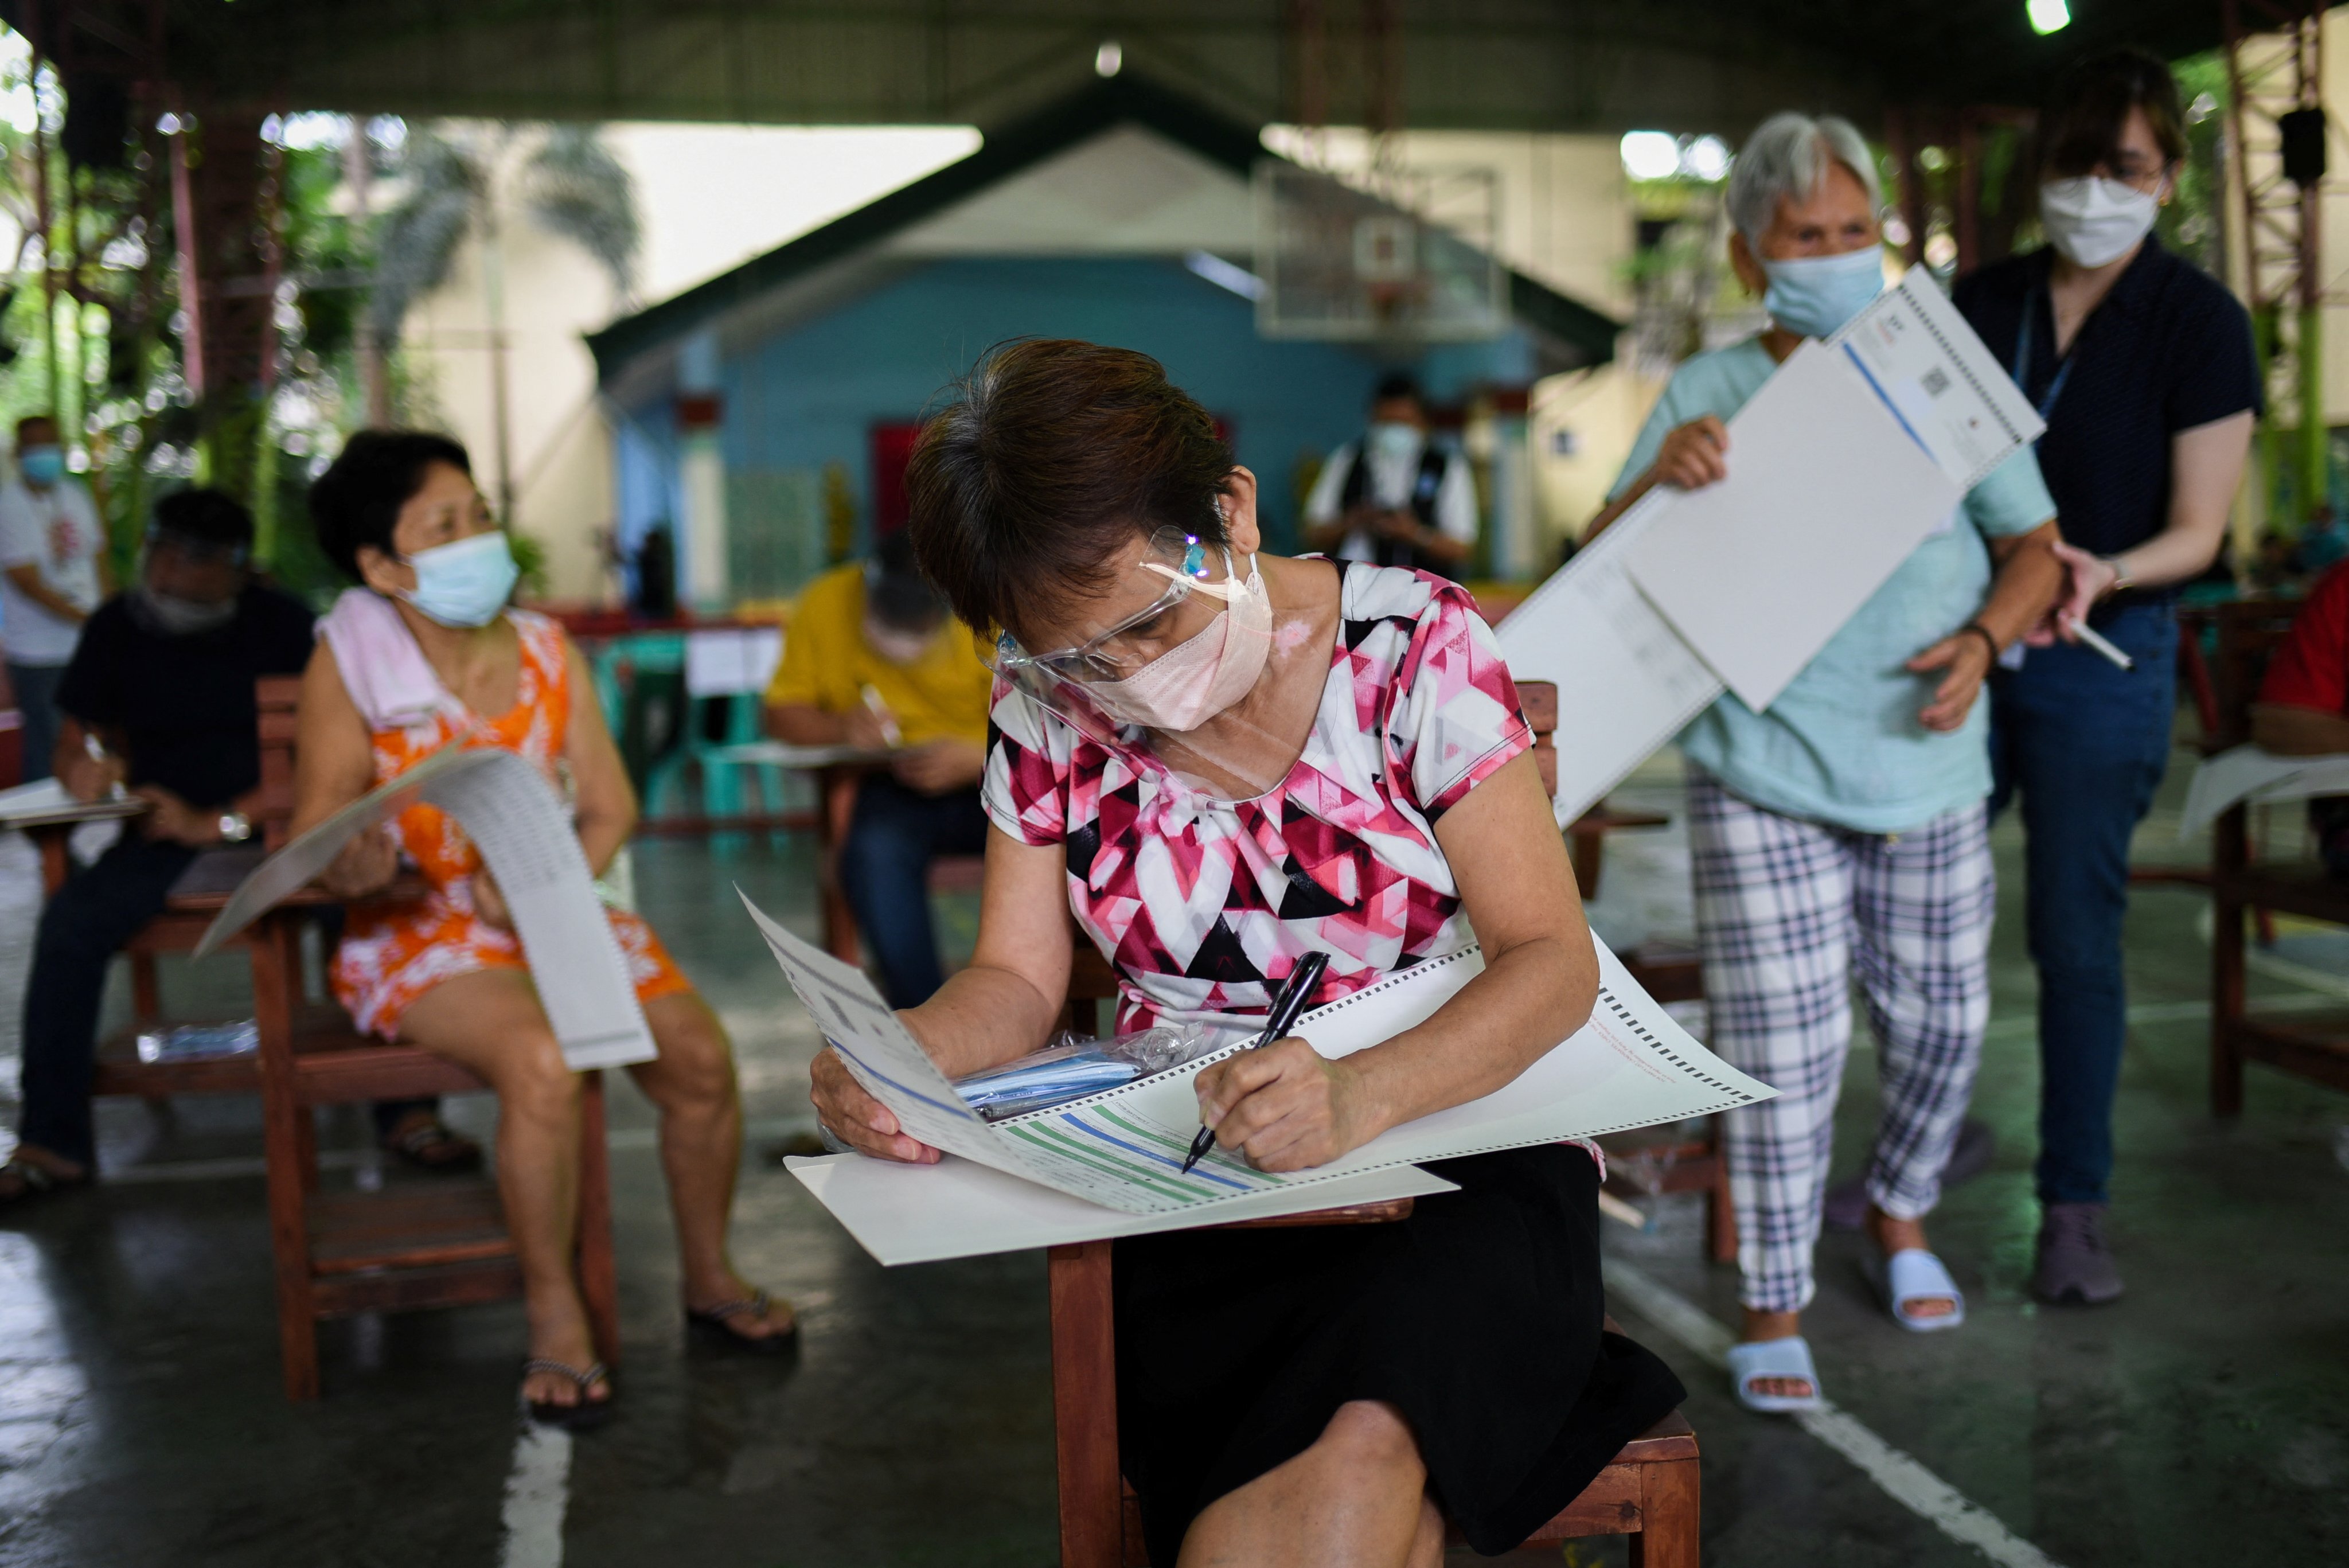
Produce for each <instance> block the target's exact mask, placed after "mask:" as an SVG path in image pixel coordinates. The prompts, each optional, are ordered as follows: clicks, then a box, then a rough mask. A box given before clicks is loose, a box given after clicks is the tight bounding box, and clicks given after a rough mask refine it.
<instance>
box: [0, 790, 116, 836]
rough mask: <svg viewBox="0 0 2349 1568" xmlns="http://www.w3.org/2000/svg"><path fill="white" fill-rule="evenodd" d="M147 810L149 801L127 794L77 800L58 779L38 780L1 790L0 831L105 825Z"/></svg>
mask: <svg viewBox="0 0 2349 1568" xmlns="http://www.w3.org/2000/svg"><path fill="white" fill-rule="evenodd" d="M147 808H148V803H147V802H146V801H144V800H142V799H140V797H139V796H137V795H135V794H130V793H129V792H128V791H121V792H119V793H117V794H111V795H108V796H105V797H102V798H100V799H98V800H76V799H75V798H74V797H73V795H72V794H71V793H70V792H69V791H67V788H66V786H65V785H64V784H59V783H58V782H57V780H56V779H53V778H47V779H36V780H35V781H34V782H33V783H31V784H17V785H16V786H15V787H14V788H11V789H0V828H7V827H36V826H42V825H45V824H48V823H66V822H103V821H105V820H106V819H107V818H109V817H118V816H137V815H139V814H140V813H141V812H143V811H145V810H146V809H147Z"/></svg>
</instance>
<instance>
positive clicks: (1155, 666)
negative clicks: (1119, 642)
mask: <svg viewBox="0 0 2349 1568" xmlns="http://www.w3.org/2000/svg"><path fill="white" fill-rule="evenodd" d="M1230 559H1231V557H1230V556H1225V561H1226V568H1225V569H1226V572H1227V573H1228V572H1230V566H1229V565H1228V563H1229V561H1230ZM1233 576H1234V577H1235V578H1237V574H1233ZM1237 589H1238V591H1237V592H1236V593H1234V594H1233V595H1232V596H1231V597H1230V599H1229V600H1228V601H1227V603H1226V608H1225V610H1224V613H1223V614H1221V615H1219V616H1217V617H1216V624H1215V625H1213V626H1209V627H1207V628H1205V629H1204V630H1202V631H1200V632H1199V633H1198V635H1196V636H1195V637H1190V638H1186V639H1184V640H1183V641H1181V642H1179V643H1177V644H1175V645H1174V647H1173V648H1170V649H1167V650H1166V651H1165V652H1164V653H1162V654H1160V655H1159V656H1158V657H1157V658H1155V659H1152V660H1151V661H1150V662H1149V663H1147V664H1145V665H1143V667H1142V668H1141V669H1139V670H1135V671H1134V672H1133V674H1132V675H1129V676H1127V677H1126V678H1125V679H1124V680H1100V681H1093V682H1090V683H1088V684H1087V686H1086V687H1085V691H1086V692H1087V694H1088V695H1090V696H1091V697H1092V700H1093V701H1095V702H1097V703H1099V704H1100V705H1101V708H1102V711H1104V712H1106V713H1108V714H1109V715H1110V716H1111V717H1112V718H1114V719H1116V720H1118V721H1119V722H1122V723H1127V724H1139V725H1141V726H1142V727H1143V729H1145V730H1166V731H1172V732H1174V733H1177V734H1181V733H1185V732H1189V731H1192V730H1195V729H1197V728H1198V727H1199V726H1200V725H1202V724H1204V723H1206V722H1207V721H1208V720H1210V719H1212V718H1214V717H1215V716H1216V714H1218V713H1220V712H1222V711H1224V710H1225V709H1226V708H1228V707H1230V706H1231V705H1232V704H1233V703H1235V702H1237V701H1239V700H1240V699H1241V698H1243V697H1245V696H1247V693H1248V688H1250V687H1252V686H1254V685H1255V684H1256V681H1257V676H1259V675H1261V674H1263V673H1264V666H1265V661H1266V660H1267V659H1269V658H1270V657H1271V656H1272V596H1271V595H1270V594H1269V593H1268V592H1266V591H1265V586H1264V574H1263V573H1261V572H1259V571H1257V565H1256V557H1255V556H1249V557H1248V575H1247V581H1246V582H1244V583H1239V584H1238V585H1237ZM1217 628H1221V629H1220V631H1219V630H1218V629H1217Z"/></svg>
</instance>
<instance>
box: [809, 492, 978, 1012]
mask: <svg viewBox="0 0 2349 1568" xmlns="http://www.w3.org/2000/svg"><path fill="white" fill-rule="evenodd" d="M994 681H995V678H994V677H993V676H992V675H991V674H989V673H988V669H987V667H986V666H985V665H983V664H981V663H980V662H979V660H978V645H977V644H975V643H974V642H973V641H972V640H971V638H970V634H969V633H968V631H965V630H963V629H961V628H958V627H957V626H955V625H954V624H952V623H951V622H950V621H948V619H947V607H946V601H945V600H943V599H941V598H940V597H938V596H937V594H936V591H934V590H933V589H932V588H931V587H930V586H929V585H928V584H927V583H926V582H924V581H923V580H922V576H921V574H920V573H919V572H917V571H916V569H915V566H914V552H913V547H912V544H911V541H910V540H909V539H908V537H907V536H906V535H905V534H904V533H902V532H901V533H897V534H893V535H890V536H889V537H888V538H886V539H885V540H883V541H882V542H881V546H880V548H879V549H877V550H875V551H874V554H873V558H872V559H871V560H869V561H865V562H864V563H861V564H852V565H849V566H839V567H835V568H833V570H832V571H829V572H826V573H825V574H824V575H823V576H820V577H818V578H816V580H815V581H813V582H812V583H810V584H809V585H808V586H807V589H806V591H805V592H803V593H802V595H801V596H800V601H799V604H798V607H796V608H795V609H793V611H792V624H791V631H790V633H789V634H788V635H787V636H786V637H785V638H784V639H783V659H782V662H781V664H780V665H778V666H777V667H776V669H775V678H774V680H772V681H771V683H769V685H768V687H767V699H766V707H767V732H768V733H769V734H771V735H772V736H774V737H775V739H777V740H779V741H787V742H791V743H792V744H794V745H802V746H837V745H851V746H884V745H892V746H902V748H903V749H902V750H901V751H900V752H899V753H898V754H897V757H896V759H895V762H894V763H892V764H891V765H890V767H889V769H888V771H887V772H879V771H876V772H874V773H872V774H868V775H866V777H865V779H864V783H863V784H861V785H860V786H859V787H858V790H857V794H856V815H855V816H854V819H853V820H852V821H851V823H850V825H849V829H848V836H847V837H846V838H845V839H843V840H842V842H841V846H840V882H841V888H842V890H843V891H844V892H845V893H846V894H847V895H848V902H849V907H850V908H851V909H854V911H855V914H856V925H857V929H859V930H860V931H862V932H863V933H864V940H866V941H867V942H869V943H870V944H871V945H872V948H873V952H874V957H875V958H877V959H878V960H879V961H880V962H881V976H882V981H883V983H884V988H885V990H886V991H887V992H888V993H889V1002H890V1005H891V1006H893V1007H917V1006H919V1005H920V1004H921V1003H923V1002H926V1001H928V1000H929V996H930V992H934V991H936V990H937V988H938V986H939V984H940V982H941V981H943V980H944V978H945V977H944V976H943V975H942V974H941V973H940V971H939V969H938V950H937V940H936V935H935V934H934V932H933V931H932V929H931V925H930V900H929V891H928V875H929V865H930V862H931V861H932V860H934V859H936V858H937V857H939V856H941V855H977V854H979V853H981V852H982V851H983V850H984V849H985V848H986V846H987V815H986V813H985V812H983V811H981V810H980V809H979V805H978V781H979V775H980V774H983V773H985V772H986V770H987V705H988V697H989V695H990V694H991V692H992V691H993V690H994Z"/></svg>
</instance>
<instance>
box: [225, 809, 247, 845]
mask: <svg viewBox="0 0 2349 1568" xmlns="http://www.w3.org/2000/svg"><path fill="white" fill-rule="evenodd" d="M220 836H221V842H222V844H242V843H243V842H244V841H245V840H246V839H248V838H251V837H252V836H253V819H252V818H251V817H249V816H247V815H244V813H243V812H241V811H224V812H222V813H221V819H220Z"/></svg>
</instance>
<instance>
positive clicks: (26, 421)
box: [16, 413, 62, 441]
mask: <svg viewBox="0 0 2349 1568" xmlns="http://www.w3.org/2000/svg"><path fill="white" fill-rule="evenodd" d="M26 425H47V426H48V427H49V428H50V429H51V430H57V429H60V428H62V427H60V426H59V425H58V423H57V415H55V414H44V413H31V414H26V416H25V417H24V418H22V419H20V420H18V421H16V439H17V440H18V441H23V440H24V439H25V427H26Z"/></svg>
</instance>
